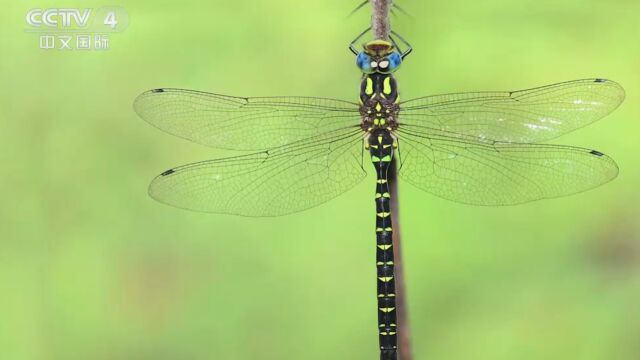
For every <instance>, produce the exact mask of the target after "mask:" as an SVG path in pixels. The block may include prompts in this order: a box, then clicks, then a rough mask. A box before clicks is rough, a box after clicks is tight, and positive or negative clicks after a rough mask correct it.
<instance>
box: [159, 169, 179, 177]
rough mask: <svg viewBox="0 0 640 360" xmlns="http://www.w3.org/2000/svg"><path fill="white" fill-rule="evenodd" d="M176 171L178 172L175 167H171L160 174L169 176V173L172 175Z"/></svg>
mask: <svg viewBox="0 0 640 360" xmlns="http://www.w3.org/2000/svg"><path fill="white" fill-rule="evenodd" d="M174 172H176V171H175V170H173V169H169V170H167V171H165V172H163V173H162V174H160V176H167V175H171V174H173V173H174Z"/></svg>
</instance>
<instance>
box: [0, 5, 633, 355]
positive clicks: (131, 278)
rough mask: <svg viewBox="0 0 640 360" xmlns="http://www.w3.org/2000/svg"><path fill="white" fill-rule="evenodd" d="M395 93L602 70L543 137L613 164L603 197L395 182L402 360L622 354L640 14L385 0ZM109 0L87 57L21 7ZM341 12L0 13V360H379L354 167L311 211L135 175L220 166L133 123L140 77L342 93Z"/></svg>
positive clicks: (364, 191) (512, 85) (364, 190)
mask: <svg viewBox="0 0 640 360" xmlns="http://www.w3.org/2000/svg"><path fill="white" fill-rule="evenodd" d="M398 3H399V4H400V5H401V6H403V7H404V8H405V9H406V10H407V11H408V12H409V13H410V15H411V16H404V15H401V16H398V17H396V18H394V19H392V21H393V26H394V28H395V30H397V31H398V32H400V33H401V34H403V35H404V36H405V37H406V38H407V39H408V40H409V41H410V42H411V43H412V44H413V46H414V48H415V53H414V54H413V55H411V57H410V58H409V59H408V61H407V62H406V63H405V64H404V65H403V68H402V70H401V71H400V72H399V73H398V81H399V83H400V86H401V91H402V96H403V98H405V99H408V98H411V97H417V96H422V95H427V94H436V93H442V92H454V91H475V90H515V89H520V88H528V87H533V86H538V85H544V84H548V83H554V82H559V81H564V80H571V79H578V78H586V77H605V78H610V79H614V80H616V81H618V82H620V83H621V84H622V85H623V86H624V87H625V89H626V91H627V99H626V101H625V103H624V104H623V105H622V107H621V108H620V109H618V110H617V111H616V112H615V113H613V114H612V115H610V116H609V117H607V118H606V119H604V120H602V121H600V122H598V123H595V124H593V125H591V126H589V127H587V128H584V129H582V130H580V131H577V132H575V133H572V134H569V135H566V136H564V137H562V138H561V139H559V140H558V142H559V143H564V144H573V145H577V146H585V147H593V148H596V149H598V150H601V151H603V152H605V153H607V154H609V155H611V156H612V157H613V158H614V159H616V160H617V162H618V164H619V166H620V169H621V171H620V175H619V177H618V178H617V179H616V180H615V181H613V182H611V183H609V184H607V185H605V186H602V187H600V188H598V189H595V190H593V191H590V192H587V193H582V194H579V195H575V196H570V197H566V198H561V199H555V200H548V201H540V202H534V203H530V204H526V205H521V206H516V207H506V208H487V207H471V206H465V205H460V204H456V203H451V202H447V201H445V200H441V199H439V198H436V197H434V196H431V195H428V194H426V193H422V192H420V191H419V190H416V189H414V188H412V187H411V186H409V185H407V184H402V183H401V184H400V185H401V188H400V192H401V197H400V202H401V220H402V232H403V235H404V253H405V261H406V273H407V285H408V291H409V306H410V308H409V311H410V317H411V326H412V330H413V347H414V350H415V358H416V359H418V360H420V359H424V360H427V359H433V360H435V359H447V360H463V359H464V360H468V359H474V360H483V359H487V360H503V359H504V360H512V359H520V360H528V359H532V360H533V359H536V360H539V359H545V360H552V359H563V360H564V359H571V360H604V359H607V360H614V359H615V360H636V359H639V358H640V341H638V339H640V306H639V305H638V304H639V303H640V222H639V221H638V219H637V217H638V214H639V213H640V190H639V189H638V187H639V185H640V167H639V166H638V161H639V160H640V157H639V147H638V139H639V138H638V131H640V125H639V122H638V119H639V117H640V104H639V103H638V92H639V91H640V83H639V81H640V41H638V40H639V38H640V16H639V15H638V14H640V2H638V1H631V0H616V1H596V0H589V1H587V0H580V1H578V0H573V1H571V0H570V1H557V0H554V1H551V0H525V1H517V2H514V1H510V0H488V1H466V0H448V1H420V2H418V1H415V0H404V1H398ZM105 5H120V6H123V7H125V9H126V10H127V11H128V13H129V16H130V25H129V27H128V29H126V31H124V32H123V33H120V34H115V35H113V36H112V37H111V49H110V50H108V51H105V52H93V51H91V52H79V51H72V52H61V51H44V50H40V49H38V37H37V36H36V35H33V34H26V33H24V31H23V30H24V29H25V27H26V24H25V21H24V17H25V14H26V12H27V11H28V10H29V9H31V8H34V7H40V8H49V7H73V6H79V7H93V8H97V7H100V6H105ZM356 5H357V2H356V1H344V0H327V1H297V0H252V1H250V2H245V1H221V0H208V1H174V2H169V1H150V0H145V1H129V2H126V1H114V2H108V3H103V2H97V1H82V2H75V3H69V2H60V1H32V0H27V1H20V2H3V5H2V12H1V15H0V17H1V20H2V21H1V22H0V31H1V36H0V82H1V83H0V121H1V131H0V144H1V147H2V149H1V151H0V158H1V159H2V167H1V168H2V169H1V170H0V173H1V174H2V180H1V184H2V186H1V187H0V192H1V194H2V201H1V204H0V238H1V241H0V358H1V359H8V360H18V359H56V360H57V359H64V360H73V359H92V360H101V359H141V360H142V359H154V360H160V359H193V360H196V359H198V360H199V359H234V360H236V359H237V360H242V359H260V360H270V359H305V360H312V359H318V360H319V359H350V360H360V359H362V360H365V359H366V360H370V359H376V358H377V356H378V355H377V335H376V334H377V330H376V304H375V302H376V298H375V290H374V288H375V279H374V271H375V267H374V252H375V246H374V241H375V237H374V232H373V228H374V217H375V216H374V210H373V209H374V204H373V201H372V200H371V199H372V192H373V189H374V179H373V177H372V176H369V178H368V179H367V180H366V181H364V182H363V183H362V184H361V185H360V186H358V187H357V188H356V189H354V190H352V191H350V192H348V193H346V194H344V195H343V196H341V197H339V198H337V199H335V200H333V201H331V202H329V203H327V204H324V205H322V206H320V207H317V208H314V209H312V210H309V211H306V212H302V213H298V214H295V215H291V216H286V217H281V218H266V219H249V218H240V217H233V216H224V215H208V214H200V213H193V212H187V211H183V210H178V209H175V208H171V207H168V206H165V205H161V204H159V203H157V202H154V201H153V200H151V199H150V198H149V197H148V196H147V193H146V188H147V184H148V182H149V181H150V180H151V179H152V178H153V177H154V176H155V175H156V174H158V173H159V172H161V171H163V170H165V169H167V168H170V167H172V166H175V165H179V164H185V163H190V162H193V161H198V160H204V159H208V158H213V157H218V156H223V155H226V154H227V153H224V152H220V151H217V150H213V149H207V148H204V147H202V146H199V145H197V144H192V143H189V142H187V141H184V140H181V139H179V138H176V137H172V136H170V135H167V134H164V133H162V132H160V131H158V130H156V129H155V128H152V127H151V126H149V125H148V124H147V123H145V122H144V121H142V120H141V119H139V118H138V117H137V116H136V114H135V113H134V112H133V110H132V102H133V99H134V98H135V97H136V96H137V95H138V94H139V93H141V92H142V91H145V90H147V89H151V88H156V87H182V88H191V89H199V90H209V91H216V92H221V93H228V94H236V95H247V96H251V95H253V96H256V95H257V96H259V95H289V94H290V95H308V96H326V97H335V98H343V99H348V100H355V99H356V96H357V94H358V81H359V74H358V72H357V70H356V67H355V65H354V59H353V55H352V54H350V53H349V52H348V51H347V47H346V46H347V43H348V42H349V41H350V40H351V39H352V38H353V37H354V36H355V35H356V34H358V33H359V32H360V31H361V30H362V29H363V28H365V27H366V26H367V22H368V20H369V13H368V10H367V9H365V10H363V11H361V12H359V13H357V14H356V15H354V16H352V17H351V18H347V14H348V13H349V12H350V11H351V10H352V9H353V8H354V7H355V6H356Z"/></svg>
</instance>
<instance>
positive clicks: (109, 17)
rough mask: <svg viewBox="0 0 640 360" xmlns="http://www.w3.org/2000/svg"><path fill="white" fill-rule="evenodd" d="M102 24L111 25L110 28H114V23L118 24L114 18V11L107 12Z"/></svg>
mask: <svg viewBox="0 0 640 360" xmlns="http://www.w3.org/2000/svg"><path fill="white" fill-rule="evenodd" d="M103 24H105V25H107V26H111V29H115V28H116V25H118V20H116V12H115V11H110V12H108V13H107V16H105V17H104V22H103Z"/></svg>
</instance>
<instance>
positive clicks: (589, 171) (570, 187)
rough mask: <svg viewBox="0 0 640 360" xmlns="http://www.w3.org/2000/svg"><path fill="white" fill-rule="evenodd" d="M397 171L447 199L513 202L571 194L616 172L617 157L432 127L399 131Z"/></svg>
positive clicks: (489, 202) (506, 203)
mask: <svg viewBox="0 0 640 360" xmlns="http://www.w3.org/2000/svg"><path fill="white" fill-rule="evenodd" d="M397 136H398V141H399V145H400V148H399V150H400V151H399V153H400V163H401V167H400V170H399V175H400V177H402V178H403V179H404V180H406V181H407V182H409V183H411V184H413V185H414V186H416V187H418V188H420V189H422V190H424V191H427V192H430V193H432V194H434V195H437V196H440V197H442V198H445V199H449V200H453V201H457V202H461V203H466V204H473V205H513V204H519V203H524V202H528V201H533V200H539V199H546V198H553V197H558V196H563V195H569V194H574V193H578V192H581V191H585V190H588V189H591V188H594V187H596V186H598V185H601V184H604V183H606V182H608V181H610V180H611V179H613V178H615V177H616V175H617V174H618V167H617V166H616V163H615V162H614V161H613V160H612V159H611V158H609V157H608V156H606V155H604V154H602V153H600V152H598V151H595V150H591V149H582V148H577V147H570V146H559V145H544V144H510V143H497V142H489V141H483V142H481V141H478V140H477V139H473V138H467V139H466V140H462V139H461V138H459V137H451V136H449V134H447V133H443V132H440V131H438V130H435V129H434V130H432V131H431V132H429V133H418V132H406V131H403V130H399V131H398V132H397Z"/></svg>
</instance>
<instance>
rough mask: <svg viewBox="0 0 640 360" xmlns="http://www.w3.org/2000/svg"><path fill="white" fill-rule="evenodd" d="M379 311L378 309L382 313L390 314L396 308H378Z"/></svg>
mask: <svg viewBox="0 0 640 360" xmlns="http://www.w3.org/2000/svg"><path fill="white" fill-rule="evenodd" d="M379 309H380V311H382V312H383V313H390V312H392V311H393V310H395V309H396V308H394V307H390V308H379Z"/></svg>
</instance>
